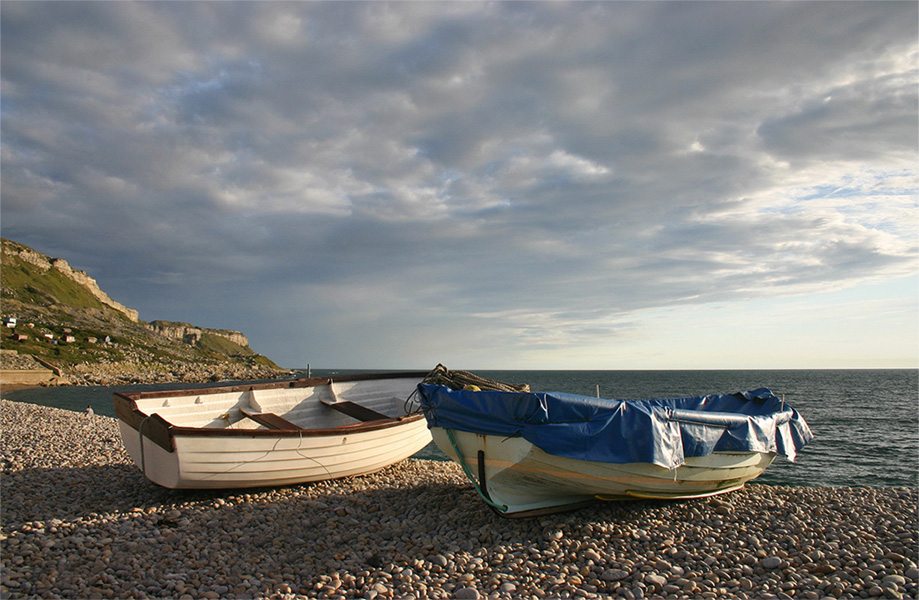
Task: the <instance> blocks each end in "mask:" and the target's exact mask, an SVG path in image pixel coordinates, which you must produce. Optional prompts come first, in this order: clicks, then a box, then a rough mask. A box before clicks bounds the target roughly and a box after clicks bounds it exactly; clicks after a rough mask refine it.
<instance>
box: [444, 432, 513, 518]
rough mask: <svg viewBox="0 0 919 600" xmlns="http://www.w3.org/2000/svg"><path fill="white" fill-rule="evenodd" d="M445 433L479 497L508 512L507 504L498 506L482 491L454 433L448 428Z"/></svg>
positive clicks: (489, 504) (457, 459)
mask: <svg viewBox="0 0 919 600" xmlns="http://www.w3.org/2000/svg"><path fill="white" fill-rule="evenodd" d="M444 431H446V432H447V437H448V438H449V439H450V444H451V445H452V446H453V451H454V452H456V461H457V462H458V463H459V464H460V466H461V467H463V472H465V473H466V477H467V478H468V479H469V481H471V482H472V487H474V488H475V491H476V492H478V493H479V497H480V498H482V500H484V501H485V503H486V504H487V505H488V506H490V507H492V508H493V509H495V510H497V511H500V512H507V505H506V504H497V503H496V502H494V501H493V500H492V499H491V498H489V497H488V495H487V494H485V492H483V491H482V486H481V485H480V484H479V482H478V481H477V480H476V478H475V477H473V476H472V471H470V470H469V467H467V466H466V461H464V460H463V453H462V452H460V449H459V446H458V445H457V443H456V438H455V437H453V431H452V430H450V429H446V428H445V429H444Z"/></svg>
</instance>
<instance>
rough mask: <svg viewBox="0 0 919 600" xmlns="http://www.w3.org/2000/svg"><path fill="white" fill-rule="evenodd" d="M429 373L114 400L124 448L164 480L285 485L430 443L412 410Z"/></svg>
mask: <svg viewBox="0 0 919 600" xmlns="http://www.w3.org/2000/svg"><path fill="white" fill-rule="evenodd" d="M422 376H423V374H420V373H412V374H398V375H391V374H386V375H385V376H384V375H361V376H357V377H343V378H341V379H337V380H336V382H335V383H333V382H331V381H330V380H327V379H318V378H315V379H311V380H299V381H295V382H281V383H278V382H272V383H264V384H249V385H239V386H235V387H228V388H211V389H194V390H167V391H161V392H139V393H136V394H116V396H115V409H116V414H117V415H118V418H119V427H120V429H121V436H122V441H123V443H124V446H125V449H126V450H127V451H128V453H129V454H130V455H131V458H132V460H133V461H134V463H135V464H136V465H137V467H138V468H139V469H140V470H141V471H142V472H143V473H144V475H145V476H146V477H147V478H148V479H150V481H152V482H154V483H156V484H158V485H161V486H163V487H166V488H170V489H235V488H253V487H268V486H283V485H292V484H299V483H308V482H315V481H323V480H327V479H337V478H341V477H349V476H354V475H364V474H368V473H372V472H375V471H378V470H380V469H383V468H385V467H387V466H389V465H392V464H394V463H396V462H399V461H401V460H404V459H406V458H408V457H410V456H411V455H413V454H415V453H416V452H418V451H419V450H421V449H422V448H424V447H425V446H426V445H427V444H428V443H430V441H431V434H430V432H429V431H428V428H427V425H426V422H425V420H424V417H423V416H422V415H421V414H417V413H416V414H406V413H405V411H404V403H405V400H406V398H407V397H408V395H409V394H410V393H411V392H412V391H413V389H414V386H415V385H416V384H417V382H418V381H419V380H420V379H421V377H422ZM336 386H338V387H337V395H336ZM341 400H346V402H345V404H349V405H354V404H355V402H352V400H357V401H359V402H360V403H361V404H360V406H361V407H362V408H364V409H368V408H369V409H370V412H373V411H379V413H381V414H379V415H378V416H379V418H372V419H369V420H361V419H358V418H356V417H351V416H348V415H347V414H342V413H341V412H338V411H336V409H334V408H332V407H335V406H339V405H340V404H341V402H339V403H338V404H336V403H335V402H336V401H341ZM266 415H267V416H268V417H271V418H272V419H273V421H272V419H268V420H267V421H266V420H265V419H264V417H265V416H266ZM251 416H254V417H255V420H253V419H252V418H251ZM259 417H262V419H261V420H259ZM263 423H268V425H265V424H263ZM278 423H280V425H278ZM278 427H281V429H278Z"/></svg>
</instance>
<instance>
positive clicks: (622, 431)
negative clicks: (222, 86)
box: [418, 384, 813, 469]
mask: <svg viewBox="0 0 919 600" xmlns="http://www.w3.org/2000/svg"><path fill="white" fill-rule="evenodd" d="M418 392H419V396H420V398H421V405H422V409H423V410H424V414H425V416H426V417H427V420H428V426H429V427H443V428H445V429H453V430H457V431H467V432H471V433H481V434H486V435H496V436H502V437H523V438H524V439H526V440H527V441H529V442H531V443H532V444H534V445H535V446H537V447H538V448H540V449H542V450H543V451H544V452H547V453H548V454H552V455H555V456H564V457H567V458H575V459H580V460H590V461H595V462H606V463H633V462H643V463H653V464H656V465H660V466H662V467H666V468H668V469H675V468H677V467H679V466H680V465H682V464H683V462H684V461H685V459H686V458H689V457H695V456H706V455H708V454H710V453H712V452H731V451H739V452H775V453H778V454H783V455H785V456H786V457H787V458H788V459H789V460H794V459H795V456H796V454H797V452H798V450H800V449H801V448H803V447H804V446H805V445H806V444H807V443H808V442H809V441H810V440H811V439H812V438H813V434H812V433H811V430H810V428H809V427H808V426H807V423H805V422H804V419H803V418H802V417H801V416H800V415H799V414H798V412H797V411H796V410H794V409H793V408H791V407H790V406H788V405H787V404H786V403H785V402H783V401H782V400H780V399H779V398H777V397H776V396H775V395H774V394H773V393H772V392H771V391H770V390H768V389H766V388H760V389H757V390H753V391H749V392H742V393H738V394H712V395H708V396H698V397H693V398H675V399H654V400H605V399H601V398H591V397H589V396H578V395H575V394H565V393H561V392H545V393H542V392H541V393H521V392H475V391H467V390H452V389H450V388H448V387H445V386H442V385H430V384H420V385H419V386H418Z"/></svg>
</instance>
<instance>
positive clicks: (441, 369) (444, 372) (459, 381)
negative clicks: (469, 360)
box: [424, 365, 530, 392]
mask: <svg viewBox="0 0 919 600" xmlns="http://www.w3.org/2000/svg"><path fill="white" fill-rule="evenodd" d="M424 383H433V384H435V385H445V386H447V387H449V388H452V389H454V390H461V389H463V388H465V387H467V386H473V387H476V388H478V391H483V392H486V391H488V392H529V391H530V386H529V385H527V384H525V383H504V382H502V381H495V380H494V379H486V378H484V377H480V376H478V375H476V374H475V373H470V372H469V371H451V370H450V369H448V368H447V367H445V366H443V365H437V366H436V367H434V370H433V371H431V372H430V373H429V374H428V376H427V377H426V378H425V380H424Z"/></svg>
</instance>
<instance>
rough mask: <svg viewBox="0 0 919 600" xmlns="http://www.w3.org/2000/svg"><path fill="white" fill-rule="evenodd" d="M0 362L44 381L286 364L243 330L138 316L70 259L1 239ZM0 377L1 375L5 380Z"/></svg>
mask: <svg viewBox="0 0 919 600" xmlns="http://www.w3.org/2000/svg"><path fill="white" fill-rule="evenodd" d="M2 247H3V248H2V250H3V251H2V259H3V279H2V297H3V304H2V313H3V314H2V327H0V347H2V350H3V352H2V353H0V354H2V358H0V361H2V362H0V369H2V370H3V371H7V373H8V377H7V379H8V380H11V379H12V378H11V377H9V372H10V371H16V370H22V369H48V370H50V371H51V373H50V374H49V375H48V377H47V379H46V380H44V381H42V384H44V385H125V384H150V383H174V382H187V383H195V382H208V381H219V380H249V379H266V378H272V377H278V376H283V375H286V374H287V371H286V370H284V369H281V368H279V367H278V366H277V365H276V364H275V363H274V362H273V361H271V360H270V359H268V358H267V357H265V356H262V355H260V354H257V353H256V352H255V351H254V350H253V349H252V348H250V347H249V339H248V338H247V337H246V336H245V335H244V334H243V333H241V332H239V331H233V330H228V329H210V328H206V327H196V326H194V325H191V324H189V323H180V322H171V321H161V320H157V321H151V322H150V323H146V322H144V321H142V320H140V319H139V317H138V313H137V311H136V310H134V309H131V308H128V307H126V306H124V305H123V304H121V303H119V302H117V301H115V300H113V299H112V298H111V297H110V296H109V295H108V294H106V293H105V292H104V291H103V290H102V289H101V288H100V287H99V285H98V283H97V282H96V280H95V279H93V278H91V277H90V276H89V275H87V274H86V272H84V271H80V270H77V269H74V268H73V267H71V266H70V265H69V264H68V263H67V261H66V260H63V259H59V258H51V257H48V256H45V255H43V254H41V253H39V252H36V251H35V250H33V249H31V248H29V247H27V246H24V245H22V244H18V243H16V242H12V241H10V240H6V239H4V240H2ZM2 379H3V378H2V377H0V381H2Z"/></svg>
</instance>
